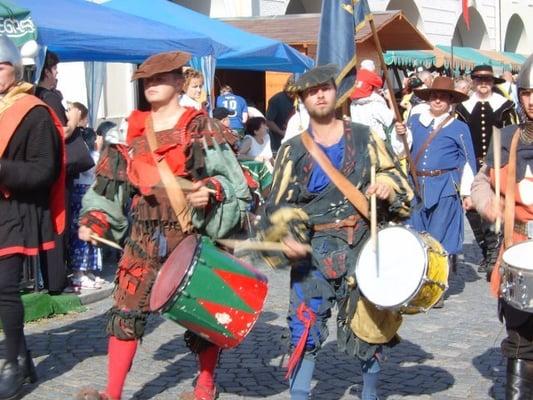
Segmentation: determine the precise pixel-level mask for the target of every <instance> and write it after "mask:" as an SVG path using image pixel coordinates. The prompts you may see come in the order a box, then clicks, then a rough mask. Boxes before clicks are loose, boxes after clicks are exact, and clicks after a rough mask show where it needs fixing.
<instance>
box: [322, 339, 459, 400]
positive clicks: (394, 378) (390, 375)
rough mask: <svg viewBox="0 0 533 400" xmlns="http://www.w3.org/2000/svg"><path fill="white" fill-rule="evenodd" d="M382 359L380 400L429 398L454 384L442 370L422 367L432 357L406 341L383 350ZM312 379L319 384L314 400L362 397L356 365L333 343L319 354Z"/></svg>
mask: <svg viewBox="0 0 533 400" xmlns="http://www.w3.org/2000/svg"><path fill="white" fill-rule="evenodd" d="M385 355H386V358H387V360H386V361H385V362H384V363H383V364H382V373H381V377H380V381H379V384H378V393H379V395H380V399H386V398H387V397H388V396H391V395H401V396H416V395H431V394H434V393H438V392H442V391H444V390H446V389H448V388H449V387H450V386H452V385H453V384H454V382H455V379H454V377H453V376H452V375H451V374H450V373H449V372H447V371H446V370H444V369H443V368H439V367H434V366H430V365H423V362H424V361H426V360H429V359H433V358H434V357H433V355H432V354H431V353H428V352H426V351H425V350H423V349H422V348H421V347H420V346H418V345H416V344H414V343H412V342H410V341H408V340H402V342H401V343H400V344H399V345H397V346H396V347H394V348H392V349H388V348H387V349H385ZM406 364H407V365H406ZM347 370H348V371H351V373H352V379H350V380H346V379H345V376H346V371H347ZM336 371H338V378H337V379H336V378H335V375H336V374H337V372H336ZM315 378H316V379H317V381H318V382H317V384H316V386H315V388H314V389H313V395H312V397H313V398H317V399H321V400H322V399H324V400H338V399H343V398H345V397H346V391H347V390H348V392H347V393H348V394H349V395H350V396H359V397H360V396H361V390H362V377H361V368H360V366H359V361H358V360H356V359H354V358H350V357H348V356H346V355H344V354H341V353H338V352H337V345H336V343H335V342H329V343H327V344H326V346H324V348H323V349H322V351H321V353H320V354H319V356H318V359H317V368H316V372H315Z"/></svg>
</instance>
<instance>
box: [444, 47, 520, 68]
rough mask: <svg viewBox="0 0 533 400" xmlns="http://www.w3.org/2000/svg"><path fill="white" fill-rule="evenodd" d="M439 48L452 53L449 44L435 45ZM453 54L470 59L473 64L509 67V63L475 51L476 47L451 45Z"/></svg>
mask: <svg viewBox="0 0 533 400" xmlns="http://www.w3.org/2000/svg"><path fill="white" fill-rule="evenodd" d="M437 47H438V48H439V49H441V50H442V51H444V52H446V53H448V54H450V57H451V54H452V47H451V46H443V45H437ZM453 55H454V57H456V56H457V57H460V58H462V59H465V60H469V61H471V62H472V63H473V64H474V65H481V64H486V65H492V66H494V67H498V68H502V69H510V65H508V64H505V63H503V62H501V61H499V60H495V59H493V58H490V57H487V56H486V55H484V54H481V53H480V52H478V51H476V49H473V48H471V47H455V46H454V47H453ZM469 70H470V69H469V68H468V69H466V72H469Z"/></svg>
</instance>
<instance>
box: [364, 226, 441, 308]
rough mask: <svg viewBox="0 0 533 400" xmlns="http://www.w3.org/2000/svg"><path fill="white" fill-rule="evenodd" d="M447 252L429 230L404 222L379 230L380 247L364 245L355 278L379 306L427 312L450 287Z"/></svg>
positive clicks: (371, 299) (367, 296)
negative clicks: (422, 230)
mask: <svg viewBox="0 0 533 400" xmlns="http://www.w3.org/2000/svg"><path fill="white" fill-rule="evenodd" d="M448 269H449V265H448V256H447V254H446V251H445V250H444V248H443V247H442V245H441V244H440V243H439V242H438V241H437V240H436V239H434V238H433V237H432V236H431V235H429V234H428V233H419V232H416V231H414V230H413V229H410V228H407V227H405V226H402V225H388V226H386V227H384V228H383V229H380V230H379V231H378V250H377V257H376V252H375V251H374V249H373V244H372V242H371V241H370V239H369V240H368V241H367V242H366V243H365V244H364V245H363V248H362V250H361V253H360V254H359V257H358V260H357V264H356V267H355V278H356V281H357V285H358V286H359V289H360V290H361V292H362V293H363V295H364V296H365V297H366V298H367V299H368V300H369V301H370V302H372V303H374V304H375V305H376V306H377V307H379V308H383V309H388V310H395V311H399V312H401V313H404V314H415V313H418V312H426V311H427V310H429V309H430V308H431V307H433V305H435V303H436V302H437V301H438V300H439V299H440V298H441V296H442V295H443V294H444V292H445V291H446V289H447V287H448Z"/></svg>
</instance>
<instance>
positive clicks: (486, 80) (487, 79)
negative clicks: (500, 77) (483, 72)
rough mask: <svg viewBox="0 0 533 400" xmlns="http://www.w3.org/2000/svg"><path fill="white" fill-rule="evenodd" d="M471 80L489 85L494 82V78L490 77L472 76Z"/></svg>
mask: <svg viewBox="0 0 533 400" xmlns="http://www.w3.org/2000/svg"><path fill="white" fill-rule="evenodd" d="M473 78H474V80H475V81H477V82H489V83H492V82H494V78H493V77H491V76H474V77H473Z"/></svg>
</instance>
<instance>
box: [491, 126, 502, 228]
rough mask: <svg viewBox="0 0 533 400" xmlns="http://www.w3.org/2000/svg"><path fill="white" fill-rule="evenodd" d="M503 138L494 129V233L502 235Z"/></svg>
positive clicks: (494, 128)
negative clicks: (501, 172) (501, 174)
mask: <svg viewBox="0 0 533 400" xmlns="http://www.w3.org/2000/svg"><path fill="white" fill-rule="evenodd" d="M501 145H502V136H501V132H500V130H499V129H498V128H496V127H493V128H492V150H493V152H494V186H495V188H494V191H495V194H496V212H497V214H496V215H497V217H496V222H495V223H494V231H495V232H496V233H500V231H501V227H502V219H501V218H500V194H501V181H500V170H501V165H502V152H501Z"/></svg>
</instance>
